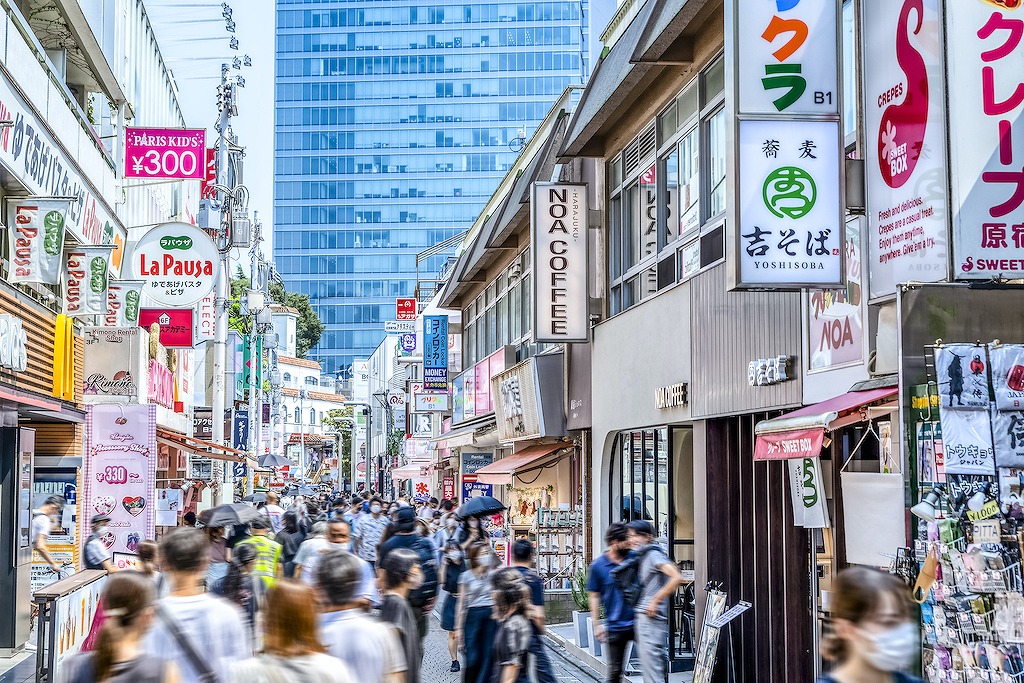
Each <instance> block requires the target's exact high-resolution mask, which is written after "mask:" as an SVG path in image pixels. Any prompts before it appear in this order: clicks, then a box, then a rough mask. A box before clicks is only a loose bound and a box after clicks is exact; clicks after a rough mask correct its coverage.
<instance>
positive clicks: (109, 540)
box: [100, 531, 117, 550]
mask: <svg viewBox="0 0 1024 683" xmlns="http://www.w3.org/2000/svg"><path fill="white" fill-rule="evenodd" d="M115 540H117V539H115V538H114V532H113V531H107V532H106V533H104V534H103V535H102V536H100V543H102V544H103V545H105V546H107V550H110V549H111V548H113V547H114V541H115Z"/></svg>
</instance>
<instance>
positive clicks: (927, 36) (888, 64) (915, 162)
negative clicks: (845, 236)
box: [861, 0, 981, 298]
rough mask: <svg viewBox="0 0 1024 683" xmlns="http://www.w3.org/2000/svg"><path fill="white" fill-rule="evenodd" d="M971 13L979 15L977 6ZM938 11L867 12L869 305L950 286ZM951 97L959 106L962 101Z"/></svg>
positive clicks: (901, 5)
mask: <svg viewBox="0 0 1024 683" xmlns="http://www.w3.org/2000/svg"><path fill="white" fill-rule="evenodd" d="M950 4H953V3H950ZM955 4H967V3H955ZM972 4H976V5H978V6H979V7H981V3H978V2H973V0H972ZM937 5H938V3H936V2H935V1H934V0H927V1H926V0H863V2H862V3H861V26H862V29H861V31H862V33H863V36H864V50H863V55H864V57H863V59H864V68H863V69H862V70H861V73H862V74H863V76H864V127H865V134H866V137H867V139H868V141H869V142H868V145H867V147H868V152H867V154H866V155H865V156H866V158H865V160H864V172H865V176H866V192H867V201H868V206H869V207H870V210H869V211H868V212H867V221H868V240H867V242H868V250H867V251H868V272H869V277H870V282H871V297H872V298H877V297H881V296H888V295H891V294H893V293H895V292H896V285H897V284H899V283H901V282H910V281H913V282H938V281H940V280H945V279H946V274H947V271H948V269H949V268H948V264H947V244H948V241H949V240H948V229H947V227H946V221H947V217H948V215H949V211H948V208H947V202H946V187H945V179H946V127H945V117H944V115H943V112H944V109H945V95H944V93H943V73H942V71H943V68H942V62H943V45H942V36H941V31H940V27H941V18H940V17H939V12H938V7H937ZM954 94H955V95H956V97H955V99H957V100H959V99H960V98H961V96H962V95H963V94H964V93H963V92H961V91H960V90H956V91H955V92H954ZM951 99H954V98H951Z"/></svg>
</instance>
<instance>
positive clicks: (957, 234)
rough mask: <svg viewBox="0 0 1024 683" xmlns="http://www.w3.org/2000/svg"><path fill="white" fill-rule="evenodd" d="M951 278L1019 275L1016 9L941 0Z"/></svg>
mask: <svg viewBox="0 0 1024 683" xmlns="http://www.w3.org/2000/svg"><path fill="white" fill-rule="evenodd" d="M945 6H946V35H947V47H948V50H949V88H950V93H951V95H955V96H953V97H950V98H949V134H950V135H949V142H950V150H949V153H950V171H951V185H950V189H951V191H952V192H951V196H952V202H953V204H952V213H953V277H954V278H957V279H964V280H967V279H971V280H990V279H992V278H994V277H1004V278H1020V277H1024V257H1022V253H1024V252H1022V251H1021V250H1022V249H1024V192H1022V187H1024V185H1022V182H1024V177H1022V175H1024V171H1022V170H1021V159H1022V158H1024V116H1022V115H1024V83H1022V81H1024V77H1022V74H1024V45H1022V44H1021V40H1022V38H1024V30H1022V29H1021V22H1022V21H1024V19H1022V17H1024V12H1021V7H1020V2H1018V1H1016V0H1013V1H1010V0H1000V1H999V2H987V3H984V2H977V0H975V1H974V2H946V3H945Z"/></svg>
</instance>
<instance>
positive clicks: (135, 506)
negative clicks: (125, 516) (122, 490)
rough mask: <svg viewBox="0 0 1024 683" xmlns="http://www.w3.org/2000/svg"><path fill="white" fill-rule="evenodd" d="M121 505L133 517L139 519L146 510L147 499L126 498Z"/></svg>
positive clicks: (138, 497)
mask: <svg viewBox="0 0 1024 683" xmlns="http://www.w3.org/2000/svg"><path fill="white" fill-rule="evenodd" d="M121 505H123V506H124V509H125V510H127V511H128V513H129V514H130V515H131V516H132V517H138V516H139V514H140V513H141V512H142V511H143V510H144V509H145V508H146V499H145V498H143V497H142V496H135V497H134V498H132V497H131V496H125V497H124V499H123V500H122V501H121Z"/></svg>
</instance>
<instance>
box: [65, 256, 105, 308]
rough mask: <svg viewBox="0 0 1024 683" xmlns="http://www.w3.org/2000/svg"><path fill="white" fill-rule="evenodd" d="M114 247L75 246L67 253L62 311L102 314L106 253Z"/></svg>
mask: <svg viewBox="0 0 1024 683" xmlns="http://www.w3.org/2000/svg"><path fill="white" fill-rule="evenodd" d="M113 249H114V247H112V246H108V247H75V248H74V249H70V250H68V252H67V259H66V261H65V263H66V264H67V267H66V269H65V271H64V314H65V315H69V316H77V315H105V314H106V312H107V282H108V279H109V271H110V254H111V252H112V251H113Z"/></svg>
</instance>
